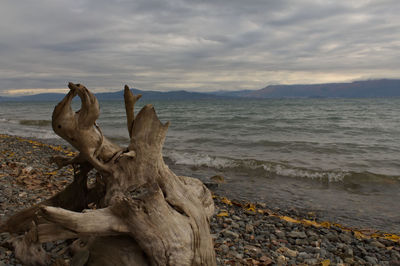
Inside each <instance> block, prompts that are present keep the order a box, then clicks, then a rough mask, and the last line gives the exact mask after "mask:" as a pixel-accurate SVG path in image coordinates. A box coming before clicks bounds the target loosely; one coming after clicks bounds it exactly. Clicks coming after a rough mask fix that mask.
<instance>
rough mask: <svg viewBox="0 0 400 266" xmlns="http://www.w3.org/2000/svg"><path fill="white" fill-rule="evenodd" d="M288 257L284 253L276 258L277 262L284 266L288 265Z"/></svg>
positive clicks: (279, 265)
mask: <svg viewBox="0 0 400 266" xmlns="http://www.w3.org/2000/svg"><path fill="white" fill-rule="evenodd" d="M286 262H287V258H286V257H285V256H283V255H280V256H278V258H277V259H276V264H277V265H278V266H283V265H286V264H287V263H286Z"/></svg>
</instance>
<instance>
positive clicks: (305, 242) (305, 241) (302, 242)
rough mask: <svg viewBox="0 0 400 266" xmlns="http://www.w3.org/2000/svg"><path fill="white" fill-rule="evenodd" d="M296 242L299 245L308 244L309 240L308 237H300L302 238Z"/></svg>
mask: <svg viewBox="0 0 400 266" xmlns="http://www.w3.org/2000/svg"><path fill="white" fill-rule="evenodd" d="M295 243H296V245H298V246H304V245H308V241H307V240H306V239H300V238H297V239H296V241H295Z"/></svg>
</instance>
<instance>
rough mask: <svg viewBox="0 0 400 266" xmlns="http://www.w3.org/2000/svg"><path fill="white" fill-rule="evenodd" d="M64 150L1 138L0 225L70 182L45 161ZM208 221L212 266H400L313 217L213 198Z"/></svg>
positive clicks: (384, 248) (3, 252)
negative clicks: (214, 264) (212, 211)
mask: <svg viewBox="0 0 400 266" xmlns="http://www.w3.org/2000/svg"><path fill="white" fill-rule="evenodd" d="M65 154H69V155H70V156H73V153H72V151H70V150H68V148H67V147H61V146H51V145H48V144H44V143H41V142H38V141H33V140H27V139H23V138H19V137H15V136H8V135H0V210H1V211H0V219H1V220H2V221H3V220H4V219H5V218H7V217H9V216H10V215H12V214H13V213H15V212H17V211H18V210H21V209H23V208H26V207H28V206H31V205H33V204H36V203H38V202H41V201H42V200H44V199H46V198H48V197H50V196H51V195H53V194H55V193H57V192H58V191H59V190H61V189H62V188H63V187H64V186H65V185H66V184H68V183H69V182H70V181H71V178H72V169H69V168H64V169H61V170H55V167H54V166H53V165H50V163H49V158H50V156H52V155H65ZM214 202H215V206H216V211H215V215H214V217H212V219H211V232H212V234H213V238H214V243H215V250H216V253H217V262H218V264H219V265H400V239H399V237H398V236H397V235H391V234H385V233H382V232H378V231H375V230H371V229H370V230H355V229H351V228H345V227H343V226H341V225H339V224H335V223H329V222H322V221H318V219H315V217H314V216H313V214H312V213H298V212H296V211H295V210H273V211H272V210H271V209H270V208H269V206H268V205H267V204H264V203H257V204H255V203H247V202H240V201H235V200H233V199H230V200H229V199H226V198H223V197H220V196H218V195H214ZM11 237H12V236H10V235H9V234H8V233H3V234H0V266H1V265H20V264H19V261H18V260H17V259H15V257H14V253H13V250H12V247H11V245H10V244H9V243H8V240H10V239H11ZM70 243H71V242H70V241H58V242H53V243H46V244H44V248H45V250H46V251H48V253H49V255H50V256H51V258H52V262H53V264H54V265H69V263H70V262H71V261H72V258H71V255H70V253H69V249H68V245H69V244H70Z"/></svg>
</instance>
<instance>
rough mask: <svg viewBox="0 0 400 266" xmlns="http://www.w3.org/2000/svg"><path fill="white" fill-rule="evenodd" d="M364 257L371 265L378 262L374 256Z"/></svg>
mask: <svg viewBox="0 0 400 266" xmlns="http://www.w3.org/2000/svg"><path fill="white" fill-rule="evenodd" d="M364 259H365V261H366V262H368V263H371V264H373V265H375V264H378V260H377V259H376V258H375V257H371V256H365V257H364Z"/></svg>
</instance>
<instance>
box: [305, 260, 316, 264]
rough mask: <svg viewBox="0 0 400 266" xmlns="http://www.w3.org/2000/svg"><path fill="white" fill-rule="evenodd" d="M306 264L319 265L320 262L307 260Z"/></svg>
mask: <svg viewBox="0 0 400 266" xmlns="http://www.w3.org/2000/svg"><path fill="white" fill-rule="evenodd" d="M304 263H305V264H308V265H317V264H318V260H317V259H305V260H304Z"/></svg>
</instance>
